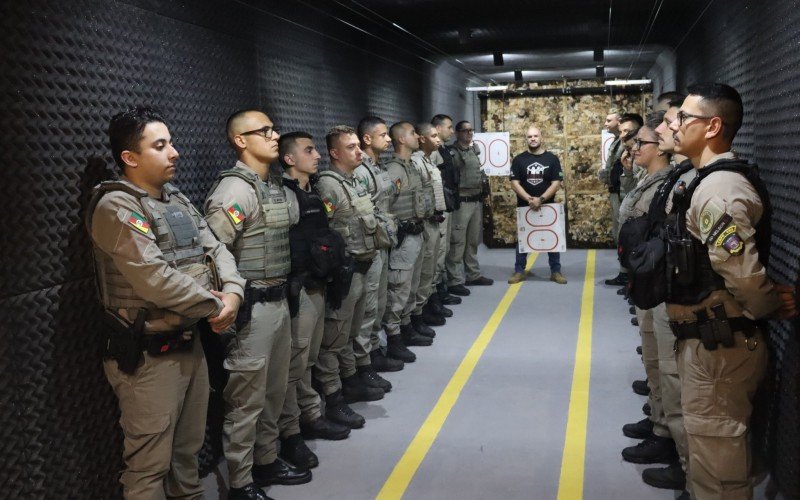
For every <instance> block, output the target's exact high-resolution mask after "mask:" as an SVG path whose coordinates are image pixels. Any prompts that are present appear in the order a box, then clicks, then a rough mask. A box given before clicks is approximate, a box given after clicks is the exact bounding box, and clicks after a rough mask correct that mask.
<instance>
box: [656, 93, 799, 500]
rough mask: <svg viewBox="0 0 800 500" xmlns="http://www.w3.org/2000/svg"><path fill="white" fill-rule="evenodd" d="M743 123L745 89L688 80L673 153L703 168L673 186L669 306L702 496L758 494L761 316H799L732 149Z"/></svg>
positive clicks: (693, 469)
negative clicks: (770, 265)
mask: <svg viewBox="0 0 800 500" xmlns="http://www.w3.org/2000/svg"><path fill="white" fill-rule="evenodd" d="M741 123H742V100H741V97H740V96H739V93H738V92H736V90H735V89H733V88H732V87H729V86H727V85H723V84H719V83H708V84H698V85H693V86H690V87H689V96H688V97H687V98H686V100H685V101H684V102H683V105H682V106H681V109H680V111H679V112H678V116H677V119H676V120H675V121H673V122H672V124H671V125H670V130H671V131H672V132H673V137H674V140H675V151H676V152H678V153H680V154H684V155H686V156H688V157H689V159H690V160H691V162H692V164H693V165H694V166H695V168H696V169H697V172H698V176H697V178H695V180H693V181H692V183H691V184H689V185H688V186H686V185H683V184H679V185H677V186H676V188H675V189H676V190H677V191H676V194H675V196H674V200H673V205H674V207H673V210H674V213H675V214H676V217H675V221H674V223H673V224H672V225H671V226H669V227H668V238H669V240H670V245H671V246H672V249H671V251H670V255H669V257H670V260H668V272H669V273H670V276H671V285H672V289H671V290H670V293H669V294H668V298H667V313H668V314H669V318H670V320H671V321H672V323H671V326H672V329H673V332H674V333H675V336H676V337H677V339H678V340H677V349H678V350H677V361H678V373H679V374H680V379H681V403H682V405H683V419H684V426H685V427H686V434H687V440H688V448H689V481H690V483H691V489H692V495H693V496H694V497H695V498H698V499H700V500H705V499H721V498H724V499H726V500H731V499H750V498H752V495H753V491H752V488H753V478H752V472H753V471H752V460H751V453H750V443H749V437H750V436H749V425H750V417H751V414H752V411H753V405H752V404H753V397H754V394H755V392H756V390H757V388H758V385H759V382H760V381H761V379H762V378H763V377H764V373H765V370H766V367H767V356H768V352H767V345H766V343H765V339H764V331H763V326H762V323H761V322H760V320H762V319H765V318H769V317H777V318H789V317H792V316H795V315H796V310H795V302H794V296H793V294H792V291H791V290H792V288H791V287H789V286H787V285H778V284H775V283H773V282H772V281H771V280H770V279H769V277H767V273H766V269H765V267H766V260H767V256H768V252H769V244H770V242H769V232H770V231H769V223H770V221H769V217H770V215H771V214H770V205H769V198H768V195H767V192H766V189H765V187H764V185H763V182H761V181H760V179H759V178H758V175H757V171H756V170H755V168H754V167H753V166H752V165H748V164H746V163H744V162H742V161H739V160H736V159H735V157H734V156H733V155H732V154H731V152H730V147H731V143H732V141H733V138H734V137H735V135H736V132H737V131H738V129H739V127H740V126H741ZM670 262H672V263H673V264H672V265H670Z"/></svg>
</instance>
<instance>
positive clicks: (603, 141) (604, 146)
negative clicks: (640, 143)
mask: <svg viewBox="0 0 800 500" xmlns="http://www.w3.org/2000/svg"><path fill="white" fill-rule="evenodd" d="M615 139H616V137H615V136H614V134H612V133H611V132H609V131H608V130H605V129H603V132H601V134H600V168H606V161H608V153H609V151H610V150H611V144H612V143H613V142H614V140H615Z"/></svg>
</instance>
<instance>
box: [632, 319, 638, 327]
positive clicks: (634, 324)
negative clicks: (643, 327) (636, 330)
mask: <svg viewBox="0 0 800 500" xmlns="http://www.w3.org/2000/svg"><path fill="white" fill-rule="evenodd" d="M631 324H632V325H633V326H639V318H631Z"/></svg>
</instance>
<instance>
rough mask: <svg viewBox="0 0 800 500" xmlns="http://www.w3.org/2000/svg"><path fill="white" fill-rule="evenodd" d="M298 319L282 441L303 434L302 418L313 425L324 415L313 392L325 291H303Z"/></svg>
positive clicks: (283, 414)
mask: <svg viewBox="0 0 800 500" xmlns="http://www.w3.org/2000/svg"><path fill="white" fill-rule="evenodd" d="M299 304H300V306H299V308H298V311H297V316H295V317H294V318H292V360H291V362H290V363H289V383H288V384H287V385H286V399H285V400H284V402H283V411H282V412H281V418H280V420H279V421H278V427H279V428H280V430H281V437H289V436H293V435H295V434H299V433H300V418H301V415H302V418H303V420H305V421H310V420H316V419H318V418H319V417H320V416H321V415H322V410H321V408H320V405H321V401H320V397H319V394H318V393H317V391H315V390H314V389H312V388H311V368H312V367H313V366H314V365H315V364H316V363H317V356H319V346H320V344H321V343H322V333H323V331H324V327H325V294H324V293H323V291H322V289H319V290H315V291H312V292H311V293H309V292H308V291H307V290H306V288H305V287H303V289H302V290H301V291H300V298H299Z"/></svg>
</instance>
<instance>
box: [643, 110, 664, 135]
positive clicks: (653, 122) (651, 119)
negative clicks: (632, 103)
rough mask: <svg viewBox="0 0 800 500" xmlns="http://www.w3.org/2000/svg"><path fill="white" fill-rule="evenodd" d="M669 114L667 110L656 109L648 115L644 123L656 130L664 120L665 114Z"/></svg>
mask: <svg viewBox="0 0 800 500" xmlns="http://www.w3.org/2000/svg"><path fill="white" fill-rule="evenodd" d="M665 114H667V112H666V111H654V112H652V113H650V114H649V115H647V120H645V122H644V124H645V126H647V128H649V129H651V130H653V131H655V129H656V128H657V127H658V126H659V125H661V122H663V121H664V115H665Z"/></svg>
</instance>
